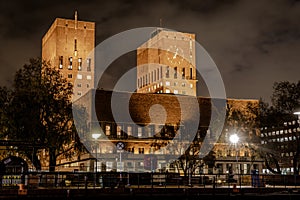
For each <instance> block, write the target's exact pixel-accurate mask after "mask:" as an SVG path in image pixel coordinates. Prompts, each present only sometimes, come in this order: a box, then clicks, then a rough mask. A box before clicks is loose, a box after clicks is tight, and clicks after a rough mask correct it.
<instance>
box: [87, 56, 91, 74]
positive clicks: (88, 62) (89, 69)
mask: <svg viewBox="0 0 300 200" xmlns="http://www.w3.org/2000/svg"><path fill="white" fill-rule="evenodd" d="M91 62H92V60H91V59H90V58H88V59H86V64H87V68H86V70H87V71H88V72H90V71H91V65H92V63H91Z"/></svg>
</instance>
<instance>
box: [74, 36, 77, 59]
mask: <svg viewBox="0 0 300 200" xmlns="http://www.w3.org/2000/svg"><path fill="white" fill-rule="evenodd" d="M74 56H77V40H76V39H75V40H74Z"/></svg>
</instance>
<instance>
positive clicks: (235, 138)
mask: <svg viewBox="0 0 300 200" xmlns="http://www.w3.org/2000/svg"><path fill="white" fill-rule="evenodd" d="M239 139H240V138H239V136H238V135H237V134H232V135H231V136H230V137H229V141H230V142H231V143H232V144H234V148H235V159H236V169H237V172H238V177H239V179H240V172H239V167H238V155H237V147H236V144H237V143H238V142H239ZM239 182H240V186H241V180H239Z"/></svg>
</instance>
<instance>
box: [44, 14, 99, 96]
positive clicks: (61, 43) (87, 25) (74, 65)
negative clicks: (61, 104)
mask: <svg viewBox="0 0 300 200" xmlns="http://www.w3.org/2000/svg"><path fill="white" fill-rule="evenodd" d="M94 47H95V23H94V22H87V21H79V20H78V19H77V13H75V19H61V18H57V19H55V21H54V22H53V24H52V25H51V27H50V28H49V30H48V31H47V33H46V34H45V35H44V37H43V39H42V59H43V60H45V61H50V65H51V66H52V67H54V68H55V69H58V70H59V71H60V72H61V74H62V76H63V77H64V78H66V79H67V80H68V81H69V82H70V83H72V84H73V90H74V92H73V100H76V99H77V98H79V97H80V96H82V95H83V94H85V93H86V92H87V91H88V90H90V89H91V88H94V86H95V83H94V71H95V70H94V66H95V63H94ZM75 80H76V82H75Z"/></svg>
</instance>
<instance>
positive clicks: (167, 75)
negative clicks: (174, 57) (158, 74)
mask: <svg viewBox="0 0 300 200" xmlns="http://www.w3.org/2000/svg"><path fill="white" fill-rule="evenodd" d="M169 76H170V67H169V66H167V69H166V78H169Z"/></svg>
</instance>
